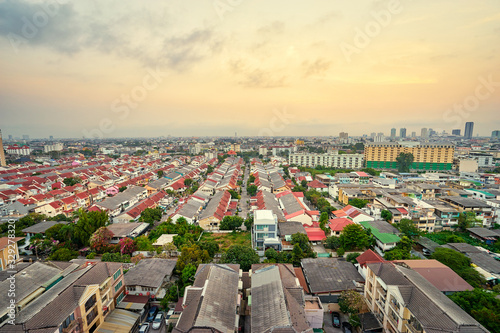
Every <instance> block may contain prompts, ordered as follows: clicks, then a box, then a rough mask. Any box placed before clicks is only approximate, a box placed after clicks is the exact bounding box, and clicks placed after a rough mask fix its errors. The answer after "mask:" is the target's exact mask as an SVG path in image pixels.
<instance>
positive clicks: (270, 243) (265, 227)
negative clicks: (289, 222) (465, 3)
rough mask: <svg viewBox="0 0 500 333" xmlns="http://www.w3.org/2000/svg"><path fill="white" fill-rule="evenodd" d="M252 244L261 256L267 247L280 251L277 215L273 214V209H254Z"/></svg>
mask: <svg viewBox="0 0 500 333" xmlns="http://www.w3.org/2000/svg"><path fill="white" fill-rule="evenodd" d="M284 223H286V222H284ZM252 246H253V248H254V249H255V250H256V251H257V253H258V254H259V255H260V256H263V255H264V252H265V251H266V249H268V248H273V249H275V250H277V251H281V241H280V239H279V237H278V217H277V216H276V215H275V214H273V211H271V210H256V211H255V212H254V222H253V226H252Z"/></svg>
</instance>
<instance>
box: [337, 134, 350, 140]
mask: <svg viewBox="0 0 500 333" xmlns="http://www.w3.org/2000/svg"><path fill="white" fill-rule="evenodd" d="M339 138H341V139H349V133H347V132H340V134H339Z"/></svg>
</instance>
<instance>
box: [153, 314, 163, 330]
mask: <svg viewBox="0 0 500 333" xmlns="http://www.w3.org/2000/svg"><path fill="white" fill-rule="evenodd" d="M162 321H163V312H158V314H157V315H156V317H155V320H153V325H152V326H153V329H154V330H157V329H159V328H160V326H161V322H162Z"/></svg>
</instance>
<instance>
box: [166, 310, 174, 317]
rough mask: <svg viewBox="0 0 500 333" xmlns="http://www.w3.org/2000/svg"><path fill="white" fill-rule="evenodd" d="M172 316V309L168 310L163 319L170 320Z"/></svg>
mask: <svg viewBox="0 0 500 333" xmlns="http://www.w3.org/2000/svg"><path fill="white" fill-rule="evenodd" d="M173 314H174V309H170V310H168V312H167V315H166V317H165V318H166V319H168V318H170V316H172V315H173Z"/></svg>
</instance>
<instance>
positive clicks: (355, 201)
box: [349, 198, 368, 209]
mask: <svg viewBox="0 0 500 333" xmlns="http://www.w3.org/2000/svg"><path fill="white" fill-rule="evenodd" d="M367 204H368V200H363V199H358V198H352V199H350V200H349V205H351V206H354V207H357V208H360V209H361V208H363V207H365V206H366V205H367Z"/></svg>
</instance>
